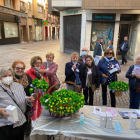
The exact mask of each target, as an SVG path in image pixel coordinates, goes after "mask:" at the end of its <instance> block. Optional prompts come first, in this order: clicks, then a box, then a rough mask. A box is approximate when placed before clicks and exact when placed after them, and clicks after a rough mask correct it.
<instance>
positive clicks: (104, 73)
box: [98, 48, 121, 107]
mask: <svg viewBox="0 0 140 140" xmlns="http://www.w3.org/2000/svg"><path fill="white" fill-rule="evenodd" d="M115 67H116V68H117V69H118V71H117V72H114V73H112V74H111V73H109V70H112V69H113V68H115ZM98 69H99V73H100V77H103V78H105V79H106V83H105V84H104V85H102V100H103V105H104V106H106V105H107V85H109V84H110V83H111V82H114V81H117V75H116V73H119V72H120V71H121V68H120V66H119V62H118V61H117V58H114V51H113V50H112V49H110V48H109V49H107V50H106V51H105V52H104V56H103V58H102V59H101V60H100V61H99V63H98ZM110 98H111V107H116V99H115V95H114V93H113V92H112V90H111V91H110Z"/></svg>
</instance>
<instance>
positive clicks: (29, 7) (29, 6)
mask: <svg viewBox="0 0 140 140" xmlns="http://www.w3.org/2000/svg"><path fill="white" fill-rule="evenodd" d="M28 10H31V3H30V2H28Z"/></svg>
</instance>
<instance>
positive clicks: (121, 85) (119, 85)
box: [108, 81, 129, 91]
mask: <svg viewBox="0 0 140 140" xmlns="http://www.w3.org/2000/svg"><path fill="white" fill-rule="evenodd" d="M108 87H109V89H114V90H115V91H127V90H128V89H129V85H128V84H127V83H125V82H122V81H115V82H112V83H110V84H109V86H108Z"/></svg>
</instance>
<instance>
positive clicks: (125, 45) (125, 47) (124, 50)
mask: <svg viewBox="0 0 140 140" xmlns="http://www.w3.org/2000/svg"><path fill="white" fill-rule="evenodd" d="M129 48H130V45H129V41H128V38H127V36H125V37H124V41H123V43H122V45H121V47H120V51H121V52H122V63H121V65H124V63H125V65H126V64H127V60H126V58H125V57H126V54H127V52H128V50H129Z"/></svg>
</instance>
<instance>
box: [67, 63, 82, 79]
mask: <svg viewBox="0 0 140 140" xmlns="http://www.w3.org/2000/svg"><path fill="white" fill-rule="evenodd" d="M72 66H73V64H72V62H68V63H66V65H65V76H66V78H65V81H71V82H75V80H76V77H75V73H74V71H73V70H72ZM76 66H77V67H78V70H79V77H80V75H81V70H82V64H81V63H77V65H76Z"/></svg>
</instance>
